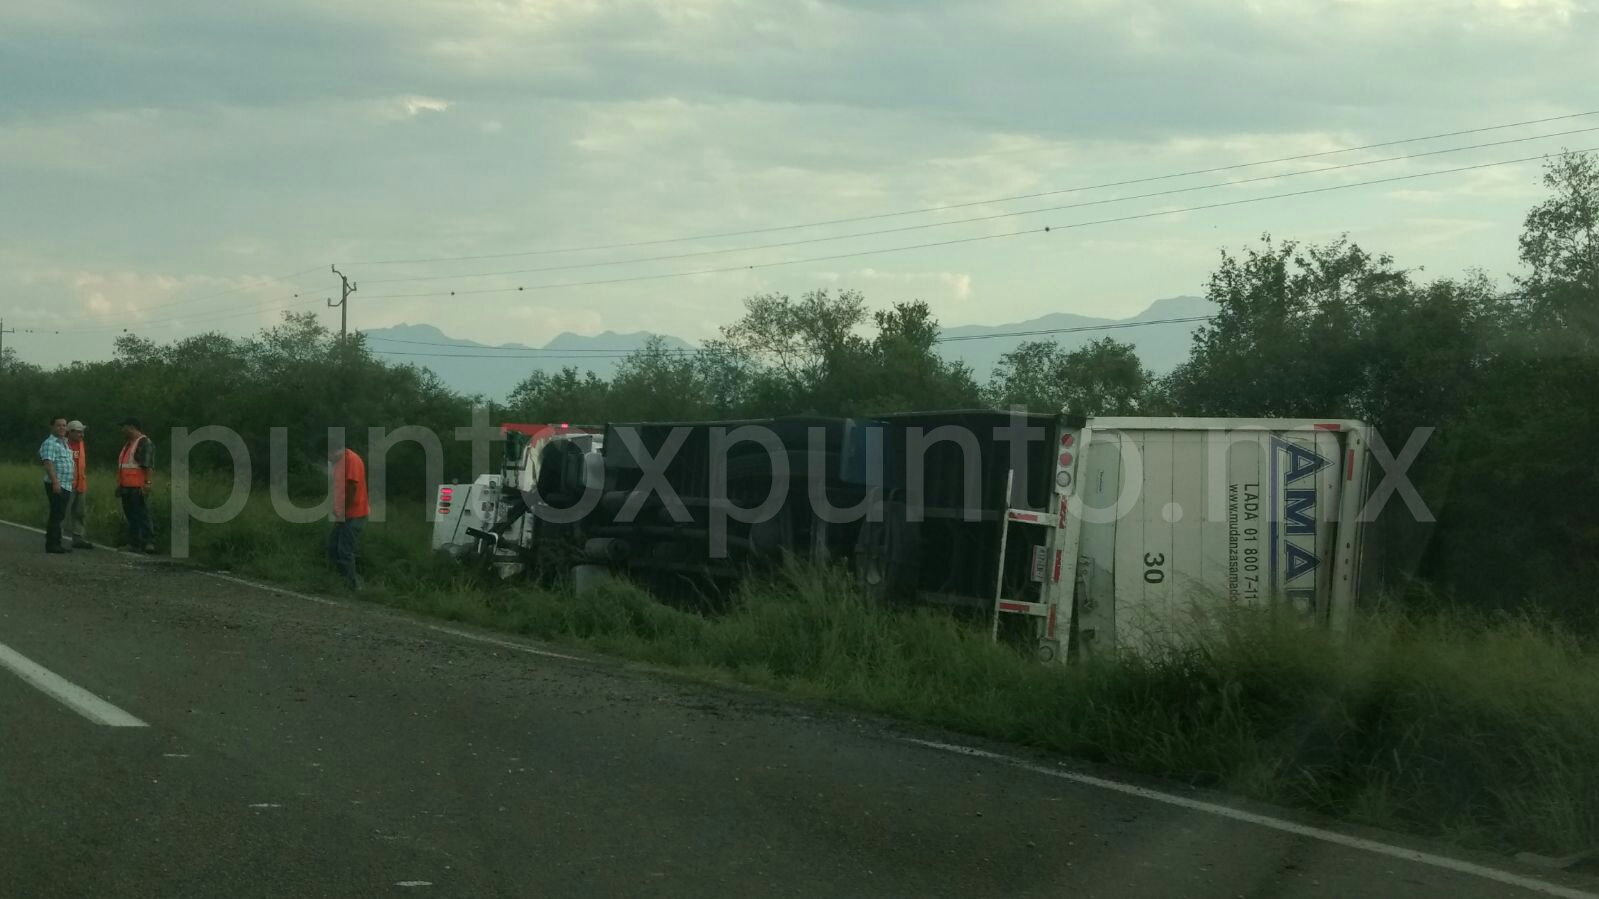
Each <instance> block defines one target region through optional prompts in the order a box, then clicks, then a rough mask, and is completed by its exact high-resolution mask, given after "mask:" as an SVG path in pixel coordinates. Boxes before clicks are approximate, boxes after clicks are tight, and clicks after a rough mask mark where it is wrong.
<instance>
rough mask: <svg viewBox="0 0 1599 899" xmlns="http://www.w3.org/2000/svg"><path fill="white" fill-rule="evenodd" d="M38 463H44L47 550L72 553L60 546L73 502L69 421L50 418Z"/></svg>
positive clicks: (45, 548)
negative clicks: (62, 528) (63, 529)
mask: <svg viewBox="0 0 1599 899" xmlns="http://www.w3.org/2000/svg"><path fill="white" fill-rule="evenodd" d="M39 464H40V465H42V466H44V498H45V502H47V503H49V506H50V511H49V515H48V517H47V518H46V519H45V525H44V551H45V552H47V553H64V552H70V550H68V549H67V548H66V547H64V546H62V545H61V521H62V519H64V518H66V517H67V507H68V506H69V505H71V504H72V475H73V470H72V450H70V449H68V448H67V420H66V419H65V418H62V417H61V416H59V415H58V416H56V417H55V418H52V419H50V436H48V437H46V438H44V443H41V444H39Z"/></svg>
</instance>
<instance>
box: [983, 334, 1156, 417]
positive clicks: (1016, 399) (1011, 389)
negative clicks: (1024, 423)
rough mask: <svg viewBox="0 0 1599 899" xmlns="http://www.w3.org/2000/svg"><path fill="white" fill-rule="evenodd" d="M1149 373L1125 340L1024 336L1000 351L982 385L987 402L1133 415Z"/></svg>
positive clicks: (1145, 395) (1144, 397) (1144, 398)
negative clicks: (1072, 345)
mask: <svg viewBox="0 0 1599 899" xmlns="http://www.w3.org/2000/svg"><path fill="white" fill-rule="evenodd" d="M1153 383H1154V378H1153V377H1152V376H1151V375H1150V373H1149V370H1148V369H1146V368H1144V365H1143V363H1142V362H1141V361H1139V358H1138V354H1137V352H1136V351H1135V350H1134V349H1133V346H1132V345H1131V344H1127V343H1120V342H1118V341H1116V340H1115V339H1113V338H1110V337H1102V338H1100V339H1098V340H1095V341H1092V342H1090V343H1088V344H1086V345H1084V346H1081V347H1078V348H1077V349H1075V350H1069V351H1068V350H1066V349H1065V348H1064V347H1062V346H1061V345H1060V344H1059V343H1056V342H1055V341H1052V340H1030V341H1027V342H1025V343H1023V344H1022V345H1021V346H1019V347H1017V348H1016V349H1014V350H1012V351H1011V352H1009V353H1006V354H1005V355H1003V356H1001V357H1000V363H999V366H998V367H996V368H995V369H994V373H993V376H992V377H991V378H990V379H989V384H988V388H987V390H986V391H985V394H986V399H987V401H988V403H989V404H990V405H993V406H998V407H1001V408H1004V407H1009V406H1017V405H1019V406H1025V407H1027V408H1028V409H1030V410H1033V411H1036V412H1064V413H1067V414H1071V415H1136V414H1138V413H1140V412H1142V411H1144V409H1145V406H1146V405H1147V403H1148V401H1149V394H1150V390H1151V388H1152V386H1153Z"/></svg>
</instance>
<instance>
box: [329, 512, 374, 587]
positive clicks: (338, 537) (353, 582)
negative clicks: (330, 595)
mask: <svg viewBox="0 0 1599 899" xmlns="http://www.w3.org/2000/svg"><path fill="white" fill-rule="evenodd" d="M364 527H366V516H364V515H363V516H361V517H360V518H346V519H345V520H343V521H335V522H334V523H333V530H332V531H329V532H328V561H330V562H332V563H333V567H334V568H337V569H338V570H339V574H342V575H344V583H346V584H348V585H349V586H350V589H352V590H353V589H355V588H357V587H359V586H361V576H360V575H359V574H356V572H355V544H356V541H357V540H359V539H360V537H361V529H362V528H364Z"/></svg>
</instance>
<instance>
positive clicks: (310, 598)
mask: <svg viewBox="0 0 1599 899" xmlns="http://www.w3.org/2000/svg"><path fill="white" fill-rule="evenodd" d="M197 573H198V574H203V575H205V576H207V577H214V578H216V579H217V580H219V581H227V582H228V583H230V584H238V585H240V586H243V587H254V588H255V589H257V590H265V591H266V592H268V593H276V594H278V595H280V596H290V597H293V598H295V599H303V600H306V601H307V602H317V603H321V604H322V605H325V606H342V605H344V603H342V602H338V601H337V600H332V599H324V598H323V597H320V596H312V595H310V594H309V593H296V592H295V591H293V590H285V589H284V588H282V587H273V586H270V585H268V584H258V583H256V582H255V581H247V580H245V579H244V578H242V577H234V576H233V575H231V574H223V573H222V572H220V571H203V570H201V571H198V572H197Z"/></svg>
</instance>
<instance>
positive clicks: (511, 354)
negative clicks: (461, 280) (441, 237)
mask: <svg viewBox="0 0 1599 899" xmlns="http://www.w3.org/2000/svg"><path fill="white" fill-rule="evenodd" d="M1214 317H1215V316H1211V315H1188V316H1180V317H1176V318H1152V319H1146V320H1143V321H1131V322H1109V323H1106V324H1103V325H1076V326H1073V327H1068V328H1039V329H1036V330H1032V331H996V332H993V333H989V334H961V335H955V336H948V337H938V338H935V339H934V340H933V342H934V343H955V342H958V341H964V340H991V339H993V338H996V337H1038V336H1042V335H1047V334H1075V333H1077V332H1080V331H1114V330H1117V329H1120V328H1142V327H1145V326H1147V325H1172V324H1181V323H1187V322H1202V321H1210V320H1211V319H1212V318H1214ZM362 336H363V337H365V338H366V339H368V340H381V341H383V342H385V343H404V344H409V345H412V346H436V347H450V348H453V349H460V350H474V351H483V352H471V353H460V354H456V353H445V354H442V355H445V356H453V357H456V358H468V357H470V358H478V359H565V358H571V359H581V358H585V356H584V355H570V356H569V355H565V354H579V353H581V354H586V355H589V356H592V357H594V358H601V359H604V358H622V357H626V356H631V355H633V354H634V353H637V352H638V351H639V348H637V347H635V348H633V349H627V348H625V347H605V348H598V347H596V348H591V349H579V348H573V349H557V348H550V347H495V346H471V345H462V344H459V343H444V342H441V341H437V340H402V339H400V338H398V337H382V336H379V335H373V334H365V333H363V334H362ZM373 352H376V353H383V354H384V355H388V356H407V355H436V354H432V353H424V354H415V353H403V352H400V351H398V350H379V349H374V350H373ZM490 352H498V353H500V355H489V353H490ZM661 352H662V353H664V354H670V355H683V356H690V355H698V354H701V353H708V352H714V351H712V350H707V349H704V348H700V347H670V348H667V349H663V350H661ZM536 353H559V354H562V355H557V356H538V355H533V354H536Z"/></svg>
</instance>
